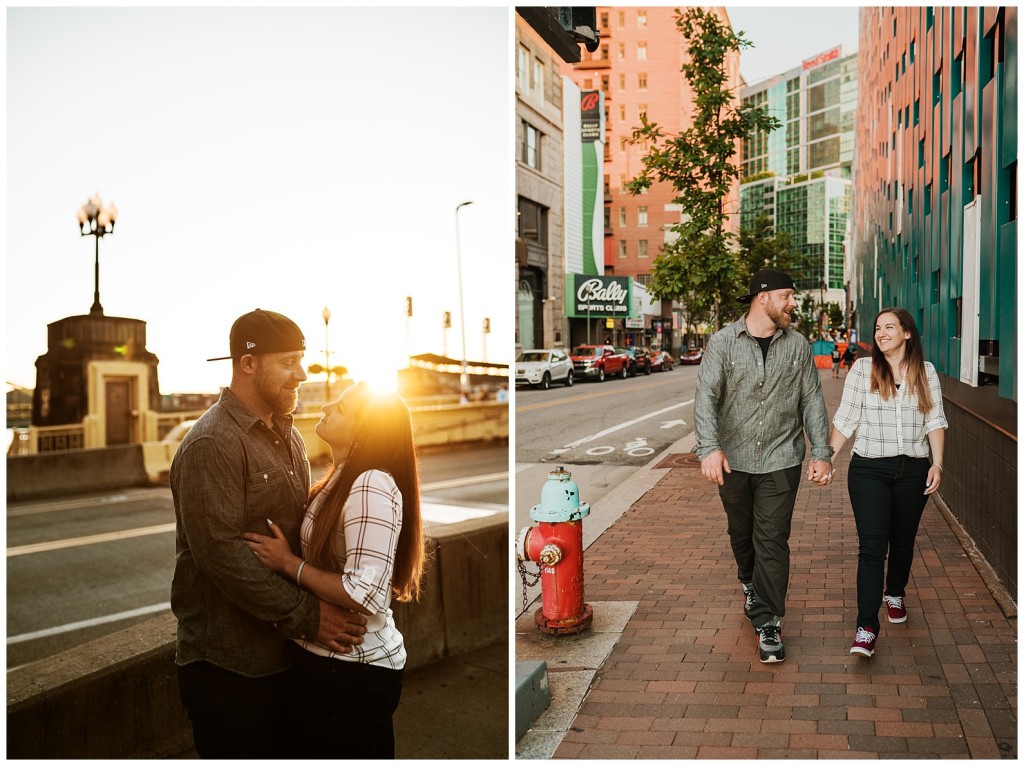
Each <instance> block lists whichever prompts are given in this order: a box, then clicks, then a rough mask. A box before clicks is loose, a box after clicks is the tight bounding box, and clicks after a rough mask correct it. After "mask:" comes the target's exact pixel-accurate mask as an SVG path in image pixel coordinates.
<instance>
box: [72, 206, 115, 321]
mask: <svg viewBox="0 0 1024 766" xmlns="http://www.w3.org/2000/svg"><path fill="white" fill-rule="evenodd" d="M116 221H117V208H116V207H115V206H114V203H113V202H111V203H110V207H103V200H101V199H100V195H99V193H96V194H94V195H92V197H90V199H89V201H88V202H86V203H85V204H84V205H82V206H81V207H80V208H78V225H79V226H80V227H81V229H82V236H83V237H85V236H93V237H96V287H95V290H94V291H93V300H92V308H91V309H89V313H90V314H103V306H101V305H100V237H103V236H106V235H107V234H113V233H114V223H115V222H116Z"/></svg>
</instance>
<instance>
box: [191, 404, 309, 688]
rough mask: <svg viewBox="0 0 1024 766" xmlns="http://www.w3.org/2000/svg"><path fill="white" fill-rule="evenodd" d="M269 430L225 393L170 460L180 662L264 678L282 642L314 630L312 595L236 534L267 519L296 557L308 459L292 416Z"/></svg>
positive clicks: (281, 656) (282, 657)
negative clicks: (270, 566)
mask: <svg viewBox="0 0 1024 766" xmlns="http://www.w3.org/2000/svg"><path fill="white" fill-rule="evenodd" d="M274 425H275V428H274V429H270V428H268V427H267V426H266V424H265V423H263V421H262V420H260V419H259V418H258V417H256V415H254V414H253V413H251V412H249V410H248V409H246V408H245V407H244V406H243V405H242V403H241V402H240V401H239V400H238V398H237V397H236V396H235V395H234V394H233V393H231V391H230V389H228V388H224V389H222V390H221V395H220V400H219V401H218V402H217V403H216V404H215V405H213V407H211V408H210V409H209V410H208V411H207V412H206V413H205V414H204V415H203V416H202V417H201V418H199V420H198V421H197V422H196V424H195V425H194V426H193V427H192V429H191V430H190V431H189V432H188V435H187V436H186V437H185V439H184V440H183V441H182V443H181V446H180V447H178V451H177V453H176V454H175V456H174V460H173V462H172V463H171V494H172V496H173V498H174V517H175V522H176V525H177V529H176V532H175V564H174V579H173V581H172V582H171V609H172V610H173V612H174V614H175V616H176V617H177V618H178V643H177V653H176V657H175V661H176V662H177V664H179V665H187V664H188V663H190V662H195V661H198V660H205V661H207V662H210V663H213V664H214V665H218V666H220V667H222V668H225V669H226V670H230V671H233V672H235V673H239V674H241V675H245V676H253V677H255V676H264V675H269V674H271V673H276V672H279V671H282V670H285V669H286V668H287V667H288V665H289V662H288V660H287V654H286V649H285V647H286V645H287V642H286V639H288V638H303V637H307V638H314V637H315V636H316V634H317V631H318V629H319V624H320V604H319V601H318V599H317V598H316V596H314V595H312V594H311V593H308V592H307V591H303V590H301V589H300V588H298V587H297V586H296V585H294V584H293V583H291V582H290V581H288V580H286V579H284V578H283V577H281V576H280V575H277V574H274V573H273V572H271V571H270V570H269V569H267V568H266V567H265V566H263V564H261V563H260V562H259V560H258V559H257V558H256V557H255V556H254V555H253V553H252V551H251V550H250V549H249V548H247V547H246V546H245V542H244V541H243V540H242V537H241V535H242V533H243V532H258V533H259V534H262V535H267V534H270V530H269V529H268V528H267V519H271V520H272V521H273V522H274V523H275V524H276V525H278V526H279V527H280V528H281V531H282V532H284V534H285V536H286V537H287V538H288V541H289V542H290V543H291V545H292V550H298V540H299V526H300V524H301V523H302V516H303V513H304V510H305V507H306V504H307V493H308V490H309V461H308V459H307V458H306V447H305V445H304V444H303V442H302V437H301V436H299V432H298V431H297V430H295V429H294V428H293V427H292V418H291V417H290V416H275V417H274ZM285 435H286V436H285Z"/></svg>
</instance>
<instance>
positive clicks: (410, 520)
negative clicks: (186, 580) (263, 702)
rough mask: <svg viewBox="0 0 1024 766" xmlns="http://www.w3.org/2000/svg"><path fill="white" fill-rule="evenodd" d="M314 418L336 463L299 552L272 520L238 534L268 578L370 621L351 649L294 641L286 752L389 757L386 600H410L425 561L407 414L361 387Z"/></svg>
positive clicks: (391, 664) (391, 661) (401, 663)
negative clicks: (264, 528) (259, 529)
mask: <svg viewBox="0 0 1024 766" xmlns="http://www.w3.org/2000/svg"><path fill="white" fill-rule="evenodd" d="M323 412H324V415H323V418H322V419H321V420H320V422H319V423H317V426H316V433H317V435H318V436H319V437H320V438H321V439H323V440H324V441H325V442H327V444H328V445H330V447H331V454H332V457H333V460H332V464H331V467H330V468H329V469H328V471H327V473H326V474H325V476H324V478H323V479H321V480H320V481H319V482H318V483H317V484H316V485H315V486H314V487H313V489H312V490H310V503H309V507H308V509H307V511H306V514H305V519H304V520H303V522H302V532H301V540H302V555H301V556H296V555H294V554H293V553H292V548H291V546H289V544H288V541H287V539H286V538H285V535H284V534H283V533H282V531H281V530H280V529H279V528H278V525H277V524H271V527H270V529H271V532H272V534H273V536H272V537H268V536H265V535H259V534H246V535H245V536H244V537H245V538H246V540H247V541H248V545H249V547H250V548H251V549H252V550H253V551H254V552H255V553H256V555H257V557H258V558H259V560H260V561H261V562H262V563H263V564H264V565H265V566H267V567H268V568H269V569H270V570H271V571H273V572H277V573H278V574H281V575H283V576H285V577H287V578H289V579H290V580H293V581H294V582H295V584H296V585H299V586H301V587H302V588H303V589H305V590H307V591H309V592H310V593H312V594H314V595H316V596H318V597H319V598H321V599H323V600H325V601H328V602H330V603H333V604H337V605H339V606H341V607H343V608H345V609H351V610H353V611H356V612H359V613H360V614H364V615H366V616H367V620H368V622H367V626H366V628H367V633H366V636H365V640H364V641H363V643H362V644H361V645H359V646H357V647H355V648H354V650H353V651H352V652H349V653H344V654H339V653H337V652H335V651H332V650H331V648H330V647H325V646H322V645H321V644H319V643H318V642H316V641H298V646H299V647H301V648H300V649H298V650H297V651H296V662H295V670H294V677H295V684H294V686H293V687H292V693H291V694H290V695H289V701H288V704H289V706H290V709H291V712H292V718H291V722H290V723H289V725H288V732H287V733H288V736H289V737H290V738H291V742H292V745H291V747H290V748H289V753H290V755H291V756H292V757H295V758H339V757H342V756H344V757H345V758H394V757H395V737H394V728H393V726H392V717H393V715H394V713H395V710H396V709H397V708H398V701H399V697H400V696H401V693H402V679H403V673H404V668H405V662H406V649H405V642H404V639H403V637H402V634H401V633H400V632H399V631H398V628H397V627H396V626H395V619H394V613H393V612H392V610H391V600H392V598H394V599H397V600H399V601H411V600H414V599H415V598H417V597H418V595H419V590H420V578H421V577H422V573H423V564H424V559H425V550H424V545H423V529H422V521H421V518H420V502H419V469H418V465H417V457H416V447H415V442H414V441H413V434H412V416H411V415H410V413H409V409H408V407H407V406H406V405H405V402H404V401H403V400H402V398H401V397H400V396H398V395H397V394H394V393H377V392H372V391H370V389H369V388H368V387H367V386H366V384H364V383H358V384H356V385H355V386H351V387H349V388H347V389H345V391H344V393H343V394H342V395H341V398H340V399H338V401H336V402H332V403H330V404H327V405H325V406H324V408H323ZM268 523H270V522H269V521H268Z"/></svg>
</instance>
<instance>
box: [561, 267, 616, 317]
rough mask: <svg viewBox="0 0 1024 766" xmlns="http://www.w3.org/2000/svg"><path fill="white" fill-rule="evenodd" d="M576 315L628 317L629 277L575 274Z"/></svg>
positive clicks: (574, 297)
mask: <svg viewBox="0 0 1024 766" xmlns="http://www.w3.org/2000/svg"><path fill="white" fill-rule="evenodd" d="M573 286H574V293H573V302H572V304H571V305H572V308H573V311H574V315H575V316H587V315H589V316H594V317H601V316H604V317H627V316H629V308H630V305H631V304H630V292H631V289H630V288H631V284H630V278H629V277H606V276H592V275H588V274H573Z"/></svg>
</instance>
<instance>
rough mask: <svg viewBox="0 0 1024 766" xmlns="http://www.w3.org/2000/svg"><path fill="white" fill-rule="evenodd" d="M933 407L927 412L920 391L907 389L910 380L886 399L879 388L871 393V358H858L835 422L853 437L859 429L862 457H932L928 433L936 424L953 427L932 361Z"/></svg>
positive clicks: (930, 388) (929, 369)
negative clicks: (908, 391)
mask: <svg viewBox="0 0 1024 766" xmlns="http://www.w3.org/2000/svg"><path fill="white" fill-rule="evenodd" d="M924 369H925V374H926V377H927V379H928V391H929V393H930V394H931V398H932V408H931V409H930V410H929V411H928V413H927V414H922V413H921V411H920V410H919V409H918V406H917V405H918V402H917V394H908V393H907V392H906V388H907V386H906V383H904V385H902V386H900V388H899V389H897V392H896V396H895V397H894V398H892V399H889V400H885V399H883V398H882V397H881V395H880V394H879V393H878V392H877V391H876V392H875V393H871V391H870V390H869V389H870V387H871V359H870V358H869V357H863V358H861V359H858V360H857V361H856V362H854V364H853V367H852V368H851V369H850V373H849V375H847V376H846V385H845V386H844V387H843V400H842V402H840V404H839V409H838V410H836V414H835V417H834V418H832V425H834V426H835V427H836V430H837V431H839V432H840V433H841V434H842V435H843V436H845V437H846V438H847V439H849V438H850V437H851V436H852V435H853V432H854V431H856V432H857V440H856V441H855V442H854V444H853V451H854V452H855V453H856V454H858V455H860V456H861V457H870V458H878V457H896V456H898V455H906V456H907V457H925V458H926V457H929V456H930V455H931V449H930V447H929V444H928V434H929V433H930V432H932V431H934V430H935V429H936V428H949V424H948V423H947V422H946V416H945V413H944V412H943V410H942V387H941V386H940V385H939V376H938V375H937V374H936V372H935V367H933V366H932V364H931V362H925V363H924Z"/></svg>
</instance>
